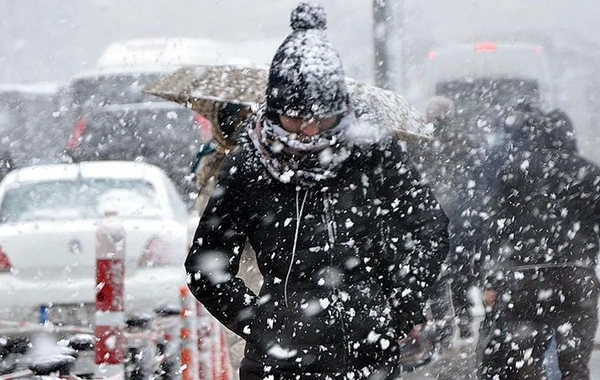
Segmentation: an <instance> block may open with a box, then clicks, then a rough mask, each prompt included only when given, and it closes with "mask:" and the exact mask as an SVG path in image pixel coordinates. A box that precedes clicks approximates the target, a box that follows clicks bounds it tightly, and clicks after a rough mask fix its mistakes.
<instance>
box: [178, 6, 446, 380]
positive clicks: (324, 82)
mask: <svg viewBox="0 0 600 380" xmlns="http://www.w3.org/2000/svg"><path fill="white" fill-rule="evenodd" d="M291 26H292V29H293V31H292V33H291V34H290V35H289V36H288V37H287V38H286V40H285V41H284V42H283V43H282V45H281V46H280V47H279V49H278V50H277V53H276V54H275V56H274V58H273V62H272V64H271V67H270V71H269V78H268V85H267V92H266V95H267V99H266V103H265V104H264V105H263V106H262V108H261V110H260V111H259V112H258V113H257V114H256V115H253V116H251V117H250V118H249V119H248V120H247V122H246V128H245V130H244V132H243V133H242V134H241V135H240V137H239V143H238V144H237V145H236V148H234V150H233V151H232V152H230V153H229V154H228V155H227V156H226V157H225V158H224V163H223V165H222V166H221V168H220V174H219V175H218V176H217V178H218V185H217V187H216V189H215V191H213V192H212V194H211V198H210V200H209V202H208V205H207V207H206V211H205V212H204V214H203V216H202V218H201V220H200V222H199V225H198V228H197V230H196V234H195V237H194V241H193V242H192V246H191V249H190V252H189V254H188V257H187V260H186V263H185V266H186V270H187V273H188V277H187V278H188V286H189V287H190V290H191V292H192V293H193V294H194V296H195V297H196V298H197V299H198V300H199V301H200V302H201V303H202V304H203V305H204V306H205V307H206V309H207V310H208V311H209V312H211V313H212V314H213V315H214V316H215V317H216V318H217V319H218V320H219V321H221V323H223V324H224V325H225V326H226V327H228V328H229V329H231V330H232V331H233V332H235V333H236V334H238V335H239V336H241V337H242V338H244V339H245V341H246V350H245V356H244V359H243V361H242V364H241V368H240V379H242V380H248V379H251V380H252V379H298V378H302V379H339V378H347V379H369V378H377V379H396V378H399V376H400V373H401V368H400V365H399V343H398V342H399V340H401V339H402V338H404V337H406V336H407V334H408V333H409V332H410V331H411V329H412V328H413V327H414V326H415V325H417V324H419V323H422V322H423V321H424V316H423V307H424V304H425V302H426V300H427V298H428V296H429V292H430V286H431V285H432V284H433V283H434V281H435V280H436V278H437V276H438V274H439V271H440V266H441V263H442V262H443V261H444V259H445V256H446V254H447V251H448V232H447V226H448V220H447V217H446V215H445V214H444V212H443V210H442V209H441V207H440V206H439V204H438V203H437V201H436V199H435V197H434V196H433V194H432V192H431V190H430V189H429V187H427V186H426V185H424V184H423V183H421V181H420V177H419V175H418V173H417V172H416V171H415V169H414V167H413V165H412V163H411V161H410V159H409V158H408V155H407V153H406V152H405V151H404V150H403V149H402V146H401V144H400V143H398V142H397V141H395V140H394V139H392V138H391V137H390V138H389V139H388V138H381V139H377V138H374V135H372V134H370V133H369V131H370V130H376V129H377V126H372V125H369V124H368V123H367V122H359V121H358V119H357V117H356V115H355V113H354V110H353V108H352V106H351V104H352V103H351V101H350V98H349V93H348V90H347V87H346V82H345V75H344V70H343V66H342V62H341V59H340V57H339V55H338V53H337V51H336V50H335V48H334V47H333V45H332V44H331V43H330V42H329V40H328V39H327V37H326V35H325V33H324V29H325V28H326V14H325V12H324V10H323V8H322V7H321V6H320V5H318V4H313V3H300V4H299V5H298V6H297V7H296V9H294V11H293V12H292V15H291ZM246 241H249V243H250V245H251V246H252V248H253V250H254V251H255V252H256V253H257V262H258V266H259V268H260V271H261V273H262V275H263V277H264V282H263V285H262V287H261V289H260V292H259V294H255V293H254V292H252V291H251V290H250V289H249V288H248V287H247V286H246V285H245V284H244V282H243V281H242V280H241V278H239V277H237V272H238V267H239V261H240V256H241V253H242V250H243V246H244V244H245V243H246Z"/></svg>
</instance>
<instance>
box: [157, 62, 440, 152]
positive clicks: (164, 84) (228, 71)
mask: <svg viewBox="0 0 600 380" xmlns="http://www.w3.org/2000/svg"><path fill="white" fill-rule="evenodd" d="M268 73H269V69H268V67H267V66H233V65H229V66H189V67H184V68H181V69H179V70H177V71H175V72H173V73H171V74H168V75H166V76H164V77H162V78H161V79H159V80H158V82H157V83H155V84H154V85H152V86H150V87H149V88H147V89H146V92H147V93H149V94H152V95H156V96H159V97H162V98H164V99H167V100H171V101H174V102H177V103H180V104H184V105H186V106H188V107H190V108H191V109H193V110H194V111H196V112H198V113H199V114H201V115H202V116H204V117H206V118H207V119H209V120H210V121H211V122H212V124H213V126H215V127H214V128H215V129H217V128H218V124H219V123H218V122H217V112H218V110H219V109H220V108H221V107H223V106H224V105H226V104H228V103H233V104H237V105H240V106H242V107H244V108H247V109H248V110H256V109H257V108H258V105H260V104H261V103H263V102H264V101H265V93H266V89H267V77H268ZM347 84H348V88H349V90H350V93H351V99H352V101H353V102H354V107H355V110H356V112H357V114H358V117H359V118H367V117H368V118H369V119H371V120H373V122H374V123H375V124H376V125H378V126H380V127H381V128H383V129H385V130H387V131H388V132H390V133H392V134H393V135H394V136H396V137H397V138H398V139H400V140H413V139H415V138H416V139H419V138H423V137H426V136H427V135H428V133H426V132H425V130H426V128H425V123H424V122H423V119H422V117H421V115H420V114H419V112H418V111H417V110H416V109H415V108H414V107H412V106H411V105H410V104H409V103H408V102H407V101H406V100H405V99H404V98H403V97H402V96H401V95H399V94H397V93H395V92H392V91H389V90H384V89H382V88H379V87H375V86H371V85H368V84H365V83H362V82H358V81H354V80H351V79H348V80H347ZM213 132H216V133H215V136H217V137H216V138H217V142H218V143H219V144H220V143H224V142H225V141H224V138H223V135H222V133H220V131H218V130H216V131H213ZM220 140H222V141H220ZM227 143H229V144H230V143H231V142H227ZM226 145H227V144H226Z"/></svg>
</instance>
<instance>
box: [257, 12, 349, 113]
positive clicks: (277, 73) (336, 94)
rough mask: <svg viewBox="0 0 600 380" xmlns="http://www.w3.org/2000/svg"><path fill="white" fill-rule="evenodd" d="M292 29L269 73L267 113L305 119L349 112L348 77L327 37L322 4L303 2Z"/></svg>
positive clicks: (325, 18)
mask: <svg viewBox="0 0 600 380" xmlns="http://www.w3.org/2000/svg"><path fill="white" fill-rule="evenodd" d="M291 26H292V29H293V31H292V33H291V34H290V35H289V36H288V37H287V38H286V39H285V41H283V43H282V44H281V46H279V49H277V52H276V53H275V56H274V57H273V62H272V63H271V69H270V70H269V82H268V85H267V112H271V113H275V114H278V115H285V116H289V117H295V118H303V119H311V118H315V119H323V118H326V117H331V116H336V115H340V114H343V113H346V112H347V111H348V107H349V103H348V89H347V87H346V81H345V80H346V79H345V78H346V76H345V74H344V68H343V65H342V60H341V59H340V56H339V54H338V52H337V50H336V49H335V48H334V47H333V45H332V44H331V42H330V41H329V39H328V38H327V36H326V34H325V29H326V28H327V14H326V13H325V10H324V9H323V7H322V6H321V5H320V4H316V3H300V4H299V5H298V6H297V7H296V9H294V10H293V11H292V15H291Z"/></svg>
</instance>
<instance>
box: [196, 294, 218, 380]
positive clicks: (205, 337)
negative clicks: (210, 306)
mask: <svg viewBox="0 0 600 380" xmlns="http://www.w3.org/2000/svg"><path fill="white" fill-rule="evenodd" d="M197 317H198V358H199V361H200V362H199V363H200V364H199V366H200V367H199V373H200V380H213V379H215V380H216V379H218V378H217V377H216V376H217V368H218V367H217V363H218V360H219V359H218V355H217V354H218V350H215V348H216V347H215V345H214V339H213V334H214V328H215V323H218V322H217V321H216V319H214V318H213V316H212V315H210V313H209V312H208V310H206V308H205V307H204V306H203V305H202V304H201V303H200V302H198V315H197Z"/></svg>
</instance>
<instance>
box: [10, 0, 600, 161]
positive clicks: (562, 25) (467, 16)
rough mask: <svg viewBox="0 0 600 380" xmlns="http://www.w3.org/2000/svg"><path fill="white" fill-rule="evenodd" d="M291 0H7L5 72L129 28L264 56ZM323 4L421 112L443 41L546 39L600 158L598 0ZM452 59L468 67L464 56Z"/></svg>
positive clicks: (46, 69)
mask: <svg viewBox="0 0 600 380" xmlns="http://www.w3.org/2000/svg"><path fill="white" fill-rule="evenodd" d="M296 3H297V1H290V0H277V1H273V0H271V1H270V0H227V1H220V0H206V1H191V0H181V1H177V2H172V1H167V0H145V1H141V0H128V1H126V2H123V1H117V0H60V1H52V2H50V1H45V0H26V1H14V0H0V15H2V18H1V20H0V82H3V83H23V82H40V81H43V82H54V83H58V84H65V83H68V82H69V80H70V79H71V78H72V77H73V76H74V75H76V74H77V73H80V72H82V71H90V70H93V69H94V67H95V66H96V64H97V62H98V60H99V58H100V56H101V55H102V53H103V51H104V49H105V48H106V47H107V46H108V45H109V44H111V43H112V42H114V41H117V40H126V39H134V38H136V39H138V38H165V37H169V38H176V37H177V38H181V37H186V38H200V39H208V40H214V41H220V42H224V43H226V44H228V47H222V48H217V49H216V50H219V49H221V50H222V51H220V52H219V53H221V54H229V53H231V50H236V54H237V55H242V54H246V55H248V56H249V58H250V59H251V60H252V61H255V62H256V61H257V62H264V63H268V62H269V61H270V59H271V56H272V54H273V52H274V50H275V49H276V47H277V45H278V44H279V43H280V42H281V41H282V40H283V39H284V38H285V37H286V36H287V34H288V33H289V31H290V29H289V26H288V24H289V22H288V20H289V13H290V10H291V9H292V8H293V7H294V5H295V4H296ZM322 3H323V4H324V5H325V7H326V9H327V11H328V13H329V33H330V37H331V39H332V40H333V42H334V43H335V45H336V46H337V47H338V48H339V50H340V52H341V54H342V57H343V59H344V62H345V64H346V70H347V74H348V76H350V77H353V78H356V79H360V80H364V81H367V82H370V83H377V84H379V85H381V86H385V87H389V88H392V89H395V90H398V91H400V92H401V93H403V94H404V95H405V96H406V97H408V98H409V99H410V100H411V101H412V102H413V104H415V106H417V108H418V109H419V110H420V111H423V107H424V99H425V98H426V97H427V96H429V94H428V93H427V91H425V90H424V88H426V87H427V86H428V84H427V83H426V82H427V80H428V79H430V78H429V77H430V76H431V74H430V73H427V72H426V71H427V64H428V57H430V56H429V55H428V54H429V53H430V51H431V50H434V49H435V48H436V47H440V46H448V45H453V44H458V43H477V42H509V43H516V42H519V43H520V42H523V43H527V44H531V45H532V46H533V45H535V46H539V47H540V49H543V55H544V59H546V61H547V63H548V73H545V72H544V73H543V75H544V76H546V77H548V79H547V82H548V85H549V86H550V89H549V92H548V94H549V96H548V98H549V99H552V102H554V103H555V104H556V105H558V106H561V107H563V108H565V109H566V110H567V111H568V112H569V113H570V115H571V116H572V118H573V119H574V121H575V126H576V129H577V132H578V137H579V142H580V148H581V151H582V152H583V153H584V154H585V155H587V156H588V157H590V158H591V159H593V160H594V161H596V162H600V152H597V151H596V150H595V149H594V148H595V146H596V145H597V144H598V142H600V141H599V138H600V137H598V136H597V133H596V126H595V121H596V120H597V118H598V116H599V115H598V113H599V109H600V106H599V104H600V95H599V91H598V87H599V84H600V79H599V78H600V74H599V73H598V69H597V67H598V57H599V52H600V49H599V48H598V47H599V45H600V34H599V33H598V29H599V28H598V26H597V22H596V20H595V17H596V16H595V15H596V14H597V10H598V4H597V2H595V1H594V0H579V1H577V2H565V1H561V0H528V1H519V0H494V1H481V0H479V1H478V0H461V1H452V2H449V1H445V0H393V1H388V2H387V3H385V2H383V1H381V0H374V1H371V0H343V1H342V0H324V1H323V2H322ZM378 8H379V9H378ZM386 8H387V9H386ZM386 12H387V13H386ZM375 30H377V33H375V32H374V31H375ZM378 39H379V43H378ZM244 49H246V50H245V51H244ZM376 55H377V57H378V58H377V60H376V57H375V56H376ZM375 62H378V64H377V65H376V63H375ZM448 62H454V64H455V65H456V67H460V66H461V63H460V61H456V60H451V59H449V60H448ZM440 64H441V65H443V66H446V64H445V63H440ZM376 69H379V74H378V73H377V70H376ZM450 69H452V67H451V68H450ZM381 70H384V71H385V73H382V72H381ZM378 75H379V76H378ZM540 75H542V73H540ZM545 80H546V79H545Z"/></svg>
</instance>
